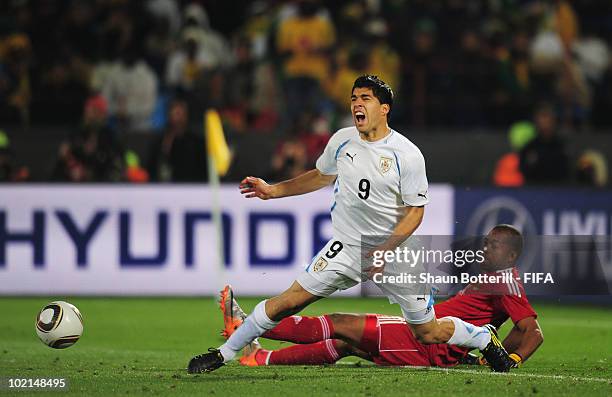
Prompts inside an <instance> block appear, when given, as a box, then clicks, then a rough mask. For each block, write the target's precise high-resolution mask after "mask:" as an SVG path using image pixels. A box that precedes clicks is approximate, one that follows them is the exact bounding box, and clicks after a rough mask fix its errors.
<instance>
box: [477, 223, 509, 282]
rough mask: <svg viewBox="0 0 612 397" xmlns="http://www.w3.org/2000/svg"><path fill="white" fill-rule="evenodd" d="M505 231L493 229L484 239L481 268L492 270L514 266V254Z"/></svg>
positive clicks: (487, 270)
mask: <svg viewBox="0 0 612 397" xmlns="http://www.w3.org/2000/svg"><path fill="white" fill-rule="evenodd" d="M508 240H509V239H508V236H507V235H506V233H503V232H500V231H497V230H493V231H491V232H489V234H487V236H486V237H485V239H484V247H483V251H484V262H483V263H482V264H481V268H482V270H484V271H486V272H493V271H496V270H502V269H507V268H509V267H512V266H514V262H515V260H516V254H515V252H514V250H513V248H512V246H511V244H509V241H508Z"/></svg>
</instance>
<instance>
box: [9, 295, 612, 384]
mask: <svg viewBox="0 0 612 397" xmlns="http://www.w3.org/2000/svg"><path fill="white" fill-rule="evenodd" d="M55 299H59V298H57V297H54V298H44V297H43V298H40V297H36V298H0V307H1V308H2V313H3V314H2V320H1V321H0V377H8V376H11V377H21V378H23V377H28V378H31V377H45V378H50V377H64V378H67V379H68V380H69V384H70V386H69V390H68V391H67V392H66V391H57V392H48V391H46V392H44V393H51V394H53V395H55V394H58V395H63V396H64V395H93V396H107V395H130V396H131V395H147V396H150V395H163V396H166V395H194V394H204V393H205V394H213V393H214V395H219V396H225V395H232V396H239V395H245V394H246V395H249V396H257V395H266V396H276V395H285V396H286V395H294V394H296V393H299V394H300V395H326V396H334V395H347V396H348V395H372V396H374V395H381V396H383V395H384V396H393V395H405V394H410V395H414V396H421V395H422V396H434V395H445V396H450V395H466V394H467V395H470V396H479V395H483V396H484V395H487V396H490V395H491V394H494V395H496V396H497V395H502V396H503V395H556V396H561V395H580V394H582V395H584V396H597V395H602V396H603V395H605V396H608V395H611V394H612V370H611V369H610V367H611V363H612V316H610V310H609V309H606V308H591V307H586V306H555V305H550V304H546V305H535V308H536V310H537V311H538V312H539V314H540V318H539V321H540V323H541V325H542V328H543V331H544V337H545V342H544V345H543V346H542V347H541V348H540V350H539V351H538V352H537V353H536V355H535V356H534V357H533V358H532V359H531V360H529V361H528V362H527V363H526V365H525V366H523V367H522V368H520V369H518V370H515V371H513V372H512V373H511V374H510V375H504V374H490V372H489V371H487V370H486V369H484V368H474V367H465V366H462V367H459V368H457V369H450V370H431V369H420V368H380V367H375V366H372V365H370V364H369V363H366V362H362V361H359V360H357V359H355V358H346V359H344V360H343V361H342V363H343V364H342V365H336V366H328V367H304V366H297V367H265V368H244V367H240V366H238V365H236V364H230V365H228V366H226V367H224V368H221V369H219V370H218V371H215V372H213V373H211V374H203V375H196V376H191V375H188V374H187V373H186V372H185V370H184V368H185V366H186V364H187V362H188V360H189V359H190V358H191V357H192V356H193V355H194V354H197V353H200V352H203V351H205V350H206V349H207V348H208V347H210V346H218V345H219V344H220V343H221V342H222V339H221V337H220V336H218V332H219V330H220V329H221V324H222V320H221V316H220V312H219V311H218V309H217V307H216V305H215V304H214V302H213V300H212V299H211V298H126V299H114V298H112V299H104V298H65V300H67V301H69V302H71V303H73V304H75V305H76V306H77V307H78V308H79V309H80V310H81V312H82V313H83V316H84V321H85V331H84V334H83V337H82V339H81V340H80V341H79V342H78V343H77V344H76V345H75V346H73V347H71V348H69V349H66V350H54V349H51V348H48V347H46V346H44V345H43V344H42V343H41V342H40V341H38V338H37V337H36V333H35V331H34V319H35V316H36V313H37V312H38V310H40V308H41V307H42V306H43V305H44V304H46V303H47V302H49V301H51V300H55ZM239 301H240V303H241V304H242V305H243V307H244V308H245V310H247V311H248V310H251V309H252V308H253V307H254V306H255V304H256V303H257V302H258V301H259V300H258V299H253V298H249V299H239ZM398 309H399V308H398V306H397V305H389V304H388V302H387V301H386V300H385V299H328V300H323V301H320V302H317V303H316V304H314V305H313V306H312V307H311V308H309V309H308V310H306V311H305V314H321V313H328V312H334V311H344V312H370V313H372V312H375V313H387V314H399V310H398ZM508 330H509V327H508V326H506V327H504V328H502V330H501V333H502V335H505V333H506V332H507V331H508ZM262 342H263V344H264V347H266V348H277V347H279V346H286V345H287V344H283V343H279V342H274V341H267V340H262ZM7 393H9V394H15V395H19V396H25V395H40V393H41V391H29V392H28V391H23V390H21V391H19V392H17V393H15V392H13V391H9V390H6V389H5V390H0V395H7Z"/></svg>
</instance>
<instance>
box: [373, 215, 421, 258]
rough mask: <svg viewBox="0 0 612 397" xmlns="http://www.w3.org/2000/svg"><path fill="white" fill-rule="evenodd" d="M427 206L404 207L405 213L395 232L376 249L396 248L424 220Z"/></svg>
mask: <svg viewBox="0 0 612 397" xmlns="http://www.w3.org/2000/svg"><path fill="white" fill-rule="evenodd" d="M424 213H425V207H424V206H420V207H404V215H403V216H402V218H401V219H400V221H399V222H398V223H397V225H396V226H395V229H393V234H392V235H391V237H389V239H387V241H385V243H384V244H383V245H381V246H379V247H378V248H377V249H376V250H394V249H395V248H397V247H398V246H399V245H400V244H401V243H403V242H404V241H405V240H406V239H407V238H408V237H410V236H411V235H412V233H414V231H415V230H416V229H417V228H418V227H419V225H420V224H421V222H422V221H423V214H424Z"/></svg>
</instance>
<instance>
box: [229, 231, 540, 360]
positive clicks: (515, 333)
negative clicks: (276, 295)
mask: <svg viewBox="0 0 612 397" xmlns="http://www.w3.org/2000/svg"><path fill="white" fill-rule="evenodd" d="M522 243H523V240H522V236H521V234H520V232H519V231H518V230H517V229H515V228H514V227H512V226H510V225H498V226H495V227H494V228H493V229H492V230H491V231H490V232H489V234H488V235H487V237H486V238H485V246H484V257H485V260H484V262H483V263H482V264H481V267H482V270H483V271H484V272H485V273H487V274H497V275H499V274H500V273H503V272H507V273H509V274H511V275H512V277H507V279H510V280H511V282H508V283H503V284H486V285H484V284H483V285H479V284H468V285H467V286H466V287H465V288H464V289H463V290H462V291H460V292H459V293H458V294H457V295H456V296H454V297H452V298H450V299H448V300H447V301H445V302H442V303H439V304H436V305H435V311H436V314H437V315H438V316H456V317H459V318H461V319H462V320H464V321H466V322H469V323H471V324H474V325H476V326H482V325H485V324H493V325H494V326H495V327H497V328H499V327H500V326H501V325H502V324H503V323H504V322H505V321H506V320H507V319H508V318H510V319H512V322H513V323H514V327H513V328H512V330H511V331H510V333H509V334H508V336H507V337H506V338H505V339H504V341H503V345H504V347H505V348H506V350H507V351H508V352H509V353H510V357H511V358H512V359H513V360H514V361H515V362H516V366H518V365H519V364H520V363H521V362H523V361H525V360H526V359H527V358H529V356H531V355H532V354H533V353H534V352H535V350H536V349H537V348H538V347H539V346H540V344H541V343H542V342H543V336H542V330H541V329H540V326H539V324H538V322H537V320H536V318H537V314H536V312H535V311H534V310H533V308H532V307H531V305H530V304H529V301H528V300H527V297H526V295H525V290H524V288H523V285H522V284H521V282H520V281H519V275H518V270H517V269H516V267H515V264H516V260H517V259H518V257H519V256H520V254H521V251H522ZM221 309H222V311H223V312H224V323H225V329H224V331H223V335H224V336H225V337H229V335H231V333H232V332H233V331H234V330H235V329H236V328H237V327H238V326H240V324H241V323H242V319H243V318H244V317H246V315H245V314H244V313H243V312H242V310H241V309H240V307H239V306H238V304H237V302H236V300H235V299H234V298H233V293H232V290H231V288H230V287H229V286H226V287H225V289H224V290H223V291H222V292H221ZM262 337H263V338H267V339H274V340H282V341H287V342H293V343H296V345H294V346H290V347H286V348H284V349H280V350H265V349H262V348H261V346H260V345H259V343H258V342H257V341H255V342H253V343H251V344H250V345H248V346H247V347H246V348H245V349H244V352H243V356H242V358H241V359H240V363H241V364H243V365H247V366H259V365H309V364H311V365H317V364H330V363H334V362H336V361H337V360H339V359H341V358H342V357H346V356H357V357H361V358H364V359H366V360H369V361H373V362H374V363H376V364H379V365H392V366H406V365H411V366H438V367H450V366H454V365H457V364H461V363H471V364H477V363H481V364H484V363H485V362H483V361H482V359H480V360H478V359H477V358H476V357H475V356H473V355H471V354H469V349H468V348H464V347H459V346H453V345H448V344H435V345H424V344H421V343H419V342H418V341H417V339H416V337H415V336H414V335H413V333H412V331H411V330H410V328H409V327H408V325H407V324H406V320H405V319H404V318H403V317H399V316H391V315H382V314H348V313H334V314H328V315H323V316H320V317H307V316H291V317H287V318H285V319H283V320H282V321H281V322H280V323H279V324H278V325H277V326H276V327H275V328H273V329H271V330H269V331H267V332H266V333H265V334H263V335H262Z"/></svg>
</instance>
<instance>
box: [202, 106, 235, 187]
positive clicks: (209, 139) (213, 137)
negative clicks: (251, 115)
mask: <svg viewBox="0 0 612 397" xmlns="http://www.w3.org/2000/svg"><path fill="white" fill-rule="evenodd" d="M204 128H205V134H206V146H207V148H208V155H209V156H210V157H211V158H212V160H213V161H212V162H213V164H214V165H215V168H216V171H217V174H219V175H220V176H224V175H225V174H227V171H228V170H229V166H230V163H231V160H232V159H231V157H232V156H231V153H230V150H229V148H228V147H227V142H226V141H225V135H224V134H223V126H222V125H221V117H219V113H218V112H217V111H216V110H207V111H206V114H205V115H204Z"/></svg>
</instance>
